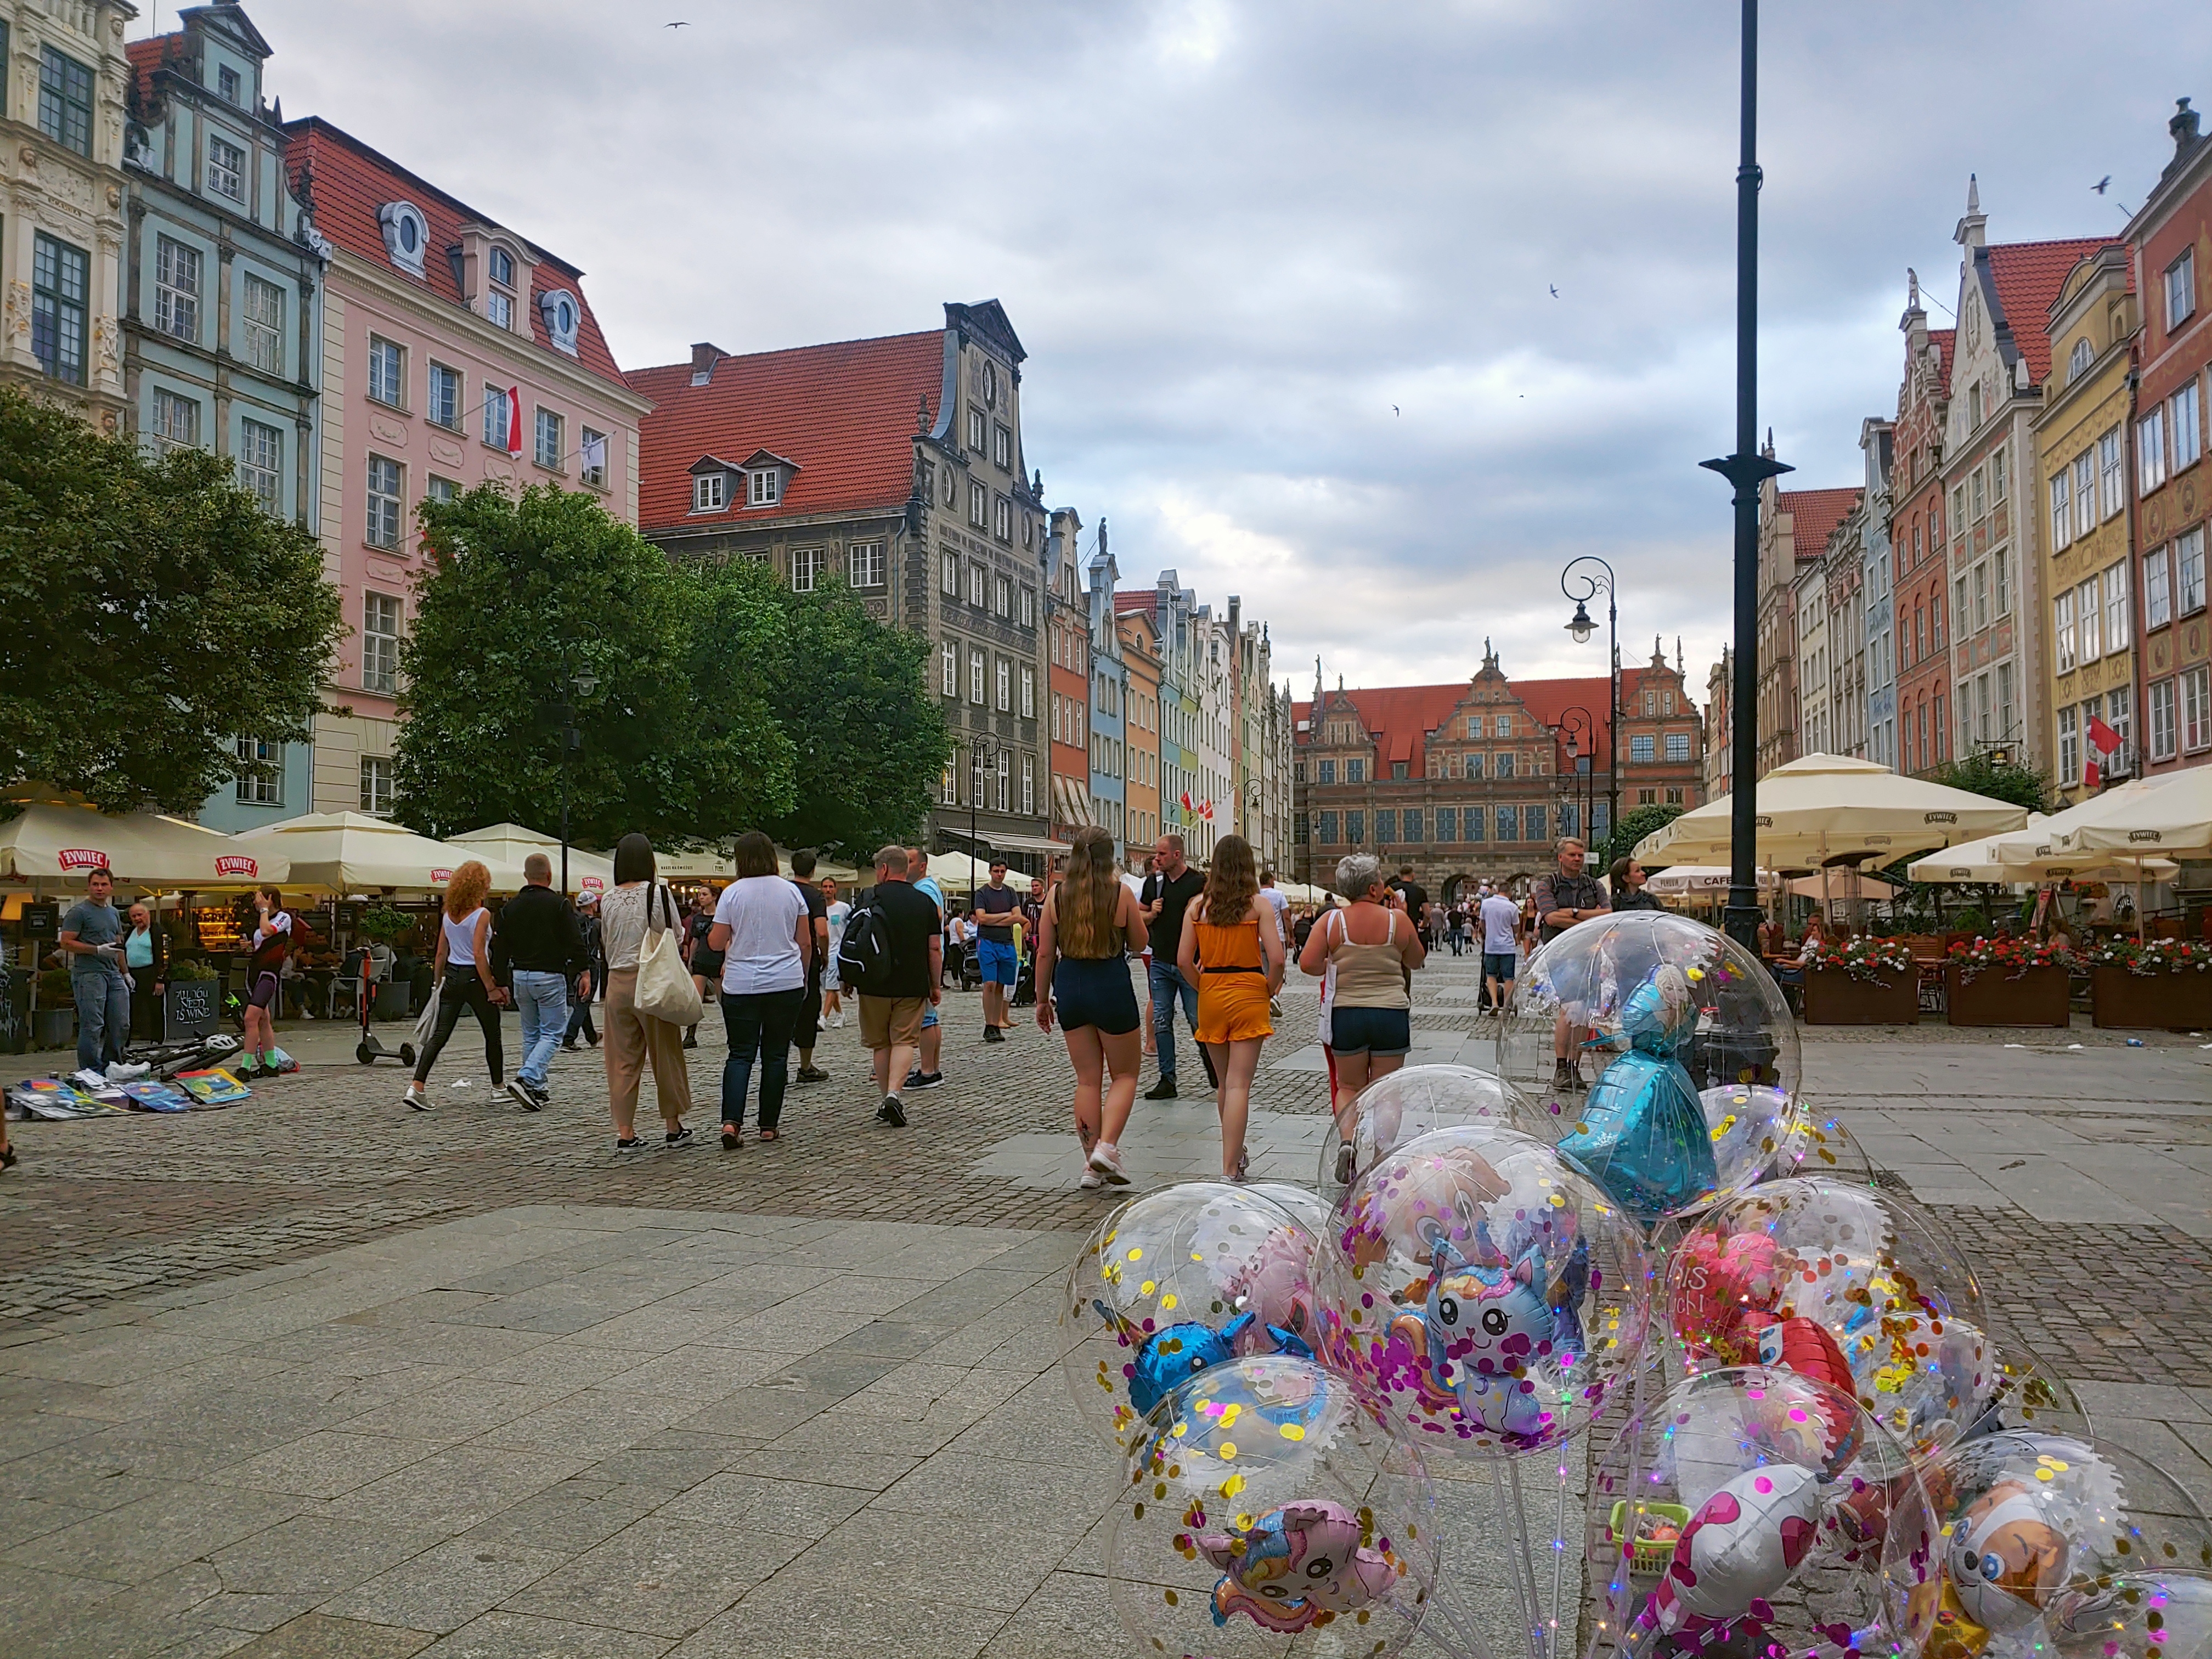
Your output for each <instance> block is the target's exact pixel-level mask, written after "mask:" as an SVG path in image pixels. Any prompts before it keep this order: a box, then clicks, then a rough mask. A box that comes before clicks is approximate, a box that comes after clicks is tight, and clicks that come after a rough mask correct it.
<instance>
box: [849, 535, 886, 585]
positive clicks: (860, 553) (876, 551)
mask: <svg viewBox="0 0 2212 1659" xmlns="http://www.w3.org/2000/svg"><path fill="white" fill-rule="evenodd" d="M845 580H846V583H847V585H848V586H853V587H884V586H889V585H890V567H889V565H888V564H887V563H886V562H885V560H884V544H882V543H881V542H854V544H853V545H852V546H851V547H850V548H849V549H848V550H847V551H846V555H845Z"/></svg>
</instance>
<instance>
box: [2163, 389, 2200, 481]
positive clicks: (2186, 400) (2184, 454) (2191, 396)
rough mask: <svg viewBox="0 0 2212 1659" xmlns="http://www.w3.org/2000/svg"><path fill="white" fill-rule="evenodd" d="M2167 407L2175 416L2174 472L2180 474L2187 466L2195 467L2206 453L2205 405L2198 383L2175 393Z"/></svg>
mask: <svg viewBox="0 0 2212 1659" xmlns="http://www.w3.org/2000/svg"><path fill="white" fill-rule="evenodd" d="M2167 407H2168V408H2169V409H2170V410H2172V416H2173V470H2174V471H2176V472H2179V471H2181V469H2182V468H2183V467H2185V466H2194V465H2196V464H2197V457H2198V456H2199V455H2201V454H2203V453H2204V422H2203V420H2202V418H2200V417H2201V416H2202V414H2203V405H2202V400H2201V399H2200V398H2198V396H2197V382H2196V381H2194V380H2191V382H2190V383H2189V384H2188V385H2187V386H2184V387H2182V388H2181V390H2180V391H2179V392H2175V393H2174V394H2173V400H2172V403H2170V404H2168V405H2167Z"/></svg>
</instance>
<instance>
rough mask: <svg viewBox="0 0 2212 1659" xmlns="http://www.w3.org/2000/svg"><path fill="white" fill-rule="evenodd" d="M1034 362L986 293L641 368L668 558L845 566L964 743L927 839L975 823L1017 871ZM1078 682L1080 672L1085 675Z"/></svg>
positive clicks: (1042, 842) (840, 571)
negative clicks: (924, 661) (909, 639)
mask: <svg viewBox="0 0 2212 1659" xmlns="http://www.w3.org/2000/svg"><path fill="white" fill-rule="evenodd" d="M1026 356H1027V353H1026V352H1025V351H1024V349H1023V346H1022V343H1021V341H1020V339H1019V337H1018V336H1017V335H1016V334H1015V332H1014V329H1013V325H1012V323H1011V322H1010V321H1009V320H1008V319H1007V317H1006V311H1005V308H1004V307H1001V306H1000V304H999V302H998V301H995V300H987V301H981V302H979V303H976V304H972V305H960V304H947V305H946V306H945V324H944V326H943V327H942V328H938V329H929V330H926V331H921V332H917V333H913V334H899V335H892V336H889V337H883V338H878V339H869V340H846V341H840V342H837V343H834V344H829V345H815V346H802V347H799V348H795V349H789V350H782V351H763V352H756V353H751V354H749V355H746V356H732V355H731V354H730V353H728V352H726V351H724V350H722V349H720V347H718V346H715V345H713V344H708V343H702V344H698V345H695V346H693V347H692V349H691V360H690V362H688V363H671V364H668V365H665V366H664V367H661V368H647V369H641V370H638V371H636V372H635V373H634V374H632V375H631V376H630V377H629V381H630V385H631V386H632V387H633V388H634V389H635V390H636V391H637V392H640V393H641V395H643V396H644V397H647V398H651V399H652V400H653V412H652V413H651V414H650V415H648V416H647V417H646V419H645V421H644V422H643V423H642V426H641V430H640V435H639V440H640V449H641V472H642V481H641V492H640V499H639V512H638V521H639V527H640V529H641V530H642V531H643V532H644V533H645V534H646V536H647V538H650V539H651V540H652V541H653V542H654V543H655V544H658V545H659V546H660V547H663V548H665V549H666V550H668V551H669V552H670V553H671V554H673V555H678V556H685V557H694V558H732V557H736V558H750V559H756V560H758V561H760V562H763V563H765V564H767V565H769V566H770V567H771V568H774V569H775V571H776V572H777V574H780V575H781V576H782V577H783V578H784V579H785V580H787V581H789V582H791V583H792V584H793V586H796V587H799V588H802V589H805V588H811V586H813V585H814V584H815V583H816V582H817V581H818V580H821V579H822V578H823V575H824V574H826V573H835V574H836V575H837V576H839V577H841V578H842V579H843V580H845V581H846V582H848V584H849V585H850V586H852V587H853V588H854V590H855V591H856V592H858V593H859V594H860V596H861V599H862V602H863V603H864V604H865V605H866V606H867V608H868V610H869V611H870V613H871V614H872V615H873V616H875V617H878V618H880V619H882V620H883V621H884V622H887V623H891V624H893V625H895V626H897V627H901V628H907V629H913V630H914V631H915V632H916V633H919V634H922V635H927V637H928V638H929V639H930V640H931V641H933V647H934V648H933V651H932V653H931V670H930V672H929V676H928V686H929V690H930V691H931V693H932V694H933V695H934V696H939V697H941V698H942V699H943V700H944V704H945V716H946V723H947V724H948V725H949V726H951V731H952V734H953V741H954V744H955V745H956V752H955V754H954V757H953V758H952V761H951V763H950V764H949V765H948V766H947V767H946V769H945V777H944V781H943V783H942V786H941V788H940V791H939V803H938V805H937V808H936V809H935V811H933V813H932V814H931V822H930V824H929V834H930V837H931V841H932V844H933V845H937V846H951V845H954V844H956V843H957V844H960V845H965V844H966V842H967V837H968V834H969V812H970V810H971V808H972V809H973V811H974V813H975V825H976V832H977V834H978V836H979V837H980V838H981V840H982V841H983V842H986V843H987V844H988V845H989V846H990V847H992V848H995V849H997V850H999V851H1000V852H1003V853H1006V854H1008V855H1009V857H1010V859H1011V861H1012V862H1013V863H1014V864H1015V865H1016V866H1018V867H1021V868H1026V869H1029V870H1030V871H1031V872H1039V871H1042V868H1043V867H1044V865H1043V861H1044V860H1045V859H1046V858H1047V857H1048V855H1049V854H1051V853H1052V852H1053V851H1054V850H1055V843H1054V841H1053V839H1052V836H1051V834H1050V831H1051V828H1052V825H1051V821H1050V819H1049V817H1048V812H1049V811H1050V805H1051V802H1050V793H1051V792H1050V788H1049V784H1050V779H1051V770H1050V755H1049V752H1048V742H1049V735H1048V734H1049V727H1048V725H1047V722H1046V715H1047V704H1046V696H1047V690H1046V685H1045V674H1046V669H1047V659H1046V656H1045V652H1044V647H1043V628H1044V623H1045V585H1046V582H1047V580H1048V571H1047V568H1046V561H1047V556H1048V543H1049V539H1050V528H1051V526H1050V522H1049V516H1048V513H1047V512H1046V510H1045V508H1044V506H1043V503H1042V494H1041V492H1042V480H1041V479H1039V478H1036V477H1035V476H1034V475H1032V474H1031V473H1030V471H1028V470H1027V469H1026V467H1025V465H1024V449H1023V441H1022V427H1021V381H1022V375H1021V368H1022V363H1023V362H1024V358H1025V357H1026ZM1078 678H1079V680H1084V681H1087V678H1088V675H1087V672H1086V673H1083V674H1079V676H1078Z"/></svg>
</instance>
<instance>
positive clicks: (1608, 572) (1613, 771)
mask: <svg viewBox="0 0 2212 1659" xmlns="http://www.w3.org/2000/svg"><path fill="white" fill-rule="evenodd" d="M1578 564H1594V565H1595V566H1596V567H1597V568H1598V569H1599V570H1601V571H1602V572H1604V574H1602V575H1599V574H1595V573H1592V572H1589V571H1585V572H1583V574H1580V575H1577V574H1576V573H1575V567H1576V566H1577V565H1578ZM1570 580H1572V582H1573V586H1569V585H1568V584H1569V581H1570ZM1559 592H1562V593H1564V594H1565V595H1566V596H1567V597H1568V598H1569V599H1572V600H1573V601H1574V602H1575V614H1574V616H1573V617H1571V619H1570V620H1569V622H1568V623H1567V632H1568V633H1570V634H1571V635H1573V636H1574V641H1575V643H1576V644H1577V645H1584V644H1587V643H1588V642H1589V636H1590V635H1592V634H1594V633H1595V632H1596V631H1597V624H1596V623H1594V622H1592V621H1591V620H1590V613H1589V601H1590V600H1592V599H1595V598H1596V597H1597V596H1598V595H1599V594H1600V593H1601V592H1602V593H1603V594H1604V595H1605V628H1606V654H1607V659H1608V660H1607V671H1606V714H1605V742H1606V747H1607V750H1610V751H1611V753H1612V757H1613V758H1612V760H1611V762H1610V763H1608V764H1607V767H1606V769H1605V799H1606V809H1605V811H1606V825H1605V829H1606V833H1607V835H1608V836H1610V835H1613V834H1615V833H1616V832H1617V831H1618V830H1619V829H1620V604H1619V601H1618V599H1616V597H1615V595H1614V592H1613V567H1612V566H1611V565H1609V564H1607V562H1605V561H1604V560H1603V559H1601V558H1600V557H1598V556H1597V555H1596V554H1595V553H1585V554H1583V556H1582V557H1580V558H1579V559H1571V560H1569V561H1568V562H1567V568H1565V570H1562V571H1561V572H1559Z"/></svg>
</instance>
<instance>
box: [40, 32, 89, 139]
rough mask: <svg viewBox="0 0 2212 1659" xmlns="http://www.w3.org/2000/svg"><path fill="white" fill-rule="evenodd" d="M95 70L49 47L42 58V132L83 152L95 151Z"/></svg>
mask: <svg viewBox="0 0 2212 1659" xmlns="http://www.w3.org/2000/svg"><path fill="white" fill-rule="evenodd" d="M92 89H93V78H92V71H91V70H88V69H87V68H86V67H85V66H84V65H83V64H80V63H78V62H77V61H76V58H65V57H64V56H63V55H62V54H61V53H60V52H56V51H55V50H54V49H53V48H52V46H48V47H47V48H46V51H45V53H44V54H43V55H42V56H41V57H40V59H39V131H41V132H43V133H45V134H46V137H49V138H51V139H52V140H53V141H54V142H55V143H58V144H59V145H61V146H62V147H63V148H64V149H73V150H75V151H76V153H77V154H78V155H91V154H92Z"/></svg>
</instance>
